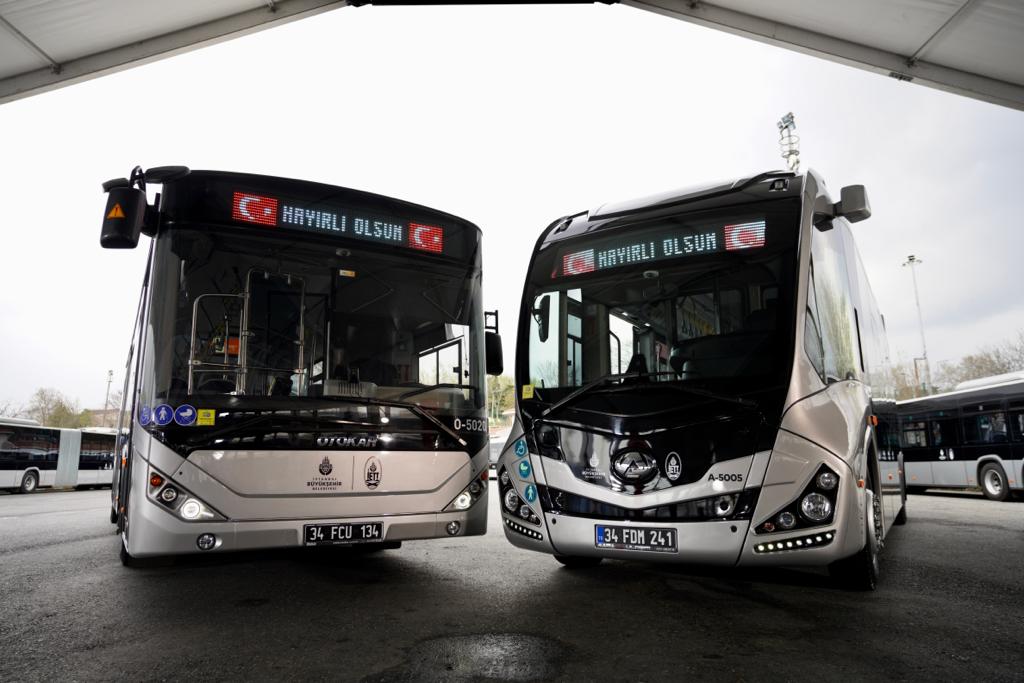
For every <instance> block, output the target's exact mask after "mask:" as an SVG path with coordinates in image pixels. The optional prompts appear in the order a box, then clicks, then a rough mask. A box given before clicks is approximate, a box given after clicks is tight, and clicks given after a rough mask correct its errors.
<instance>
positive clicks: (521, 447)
mask: <svg viewBox="0 0 1024 683" xmlns="http://www.w3.org/2000/svg"><path fill="white" fill-rule="evenodd" d="M515 452H516V457H517V458H521V457H523V456H524V455H526V439H519V440H518V441H516V445H515Z"/></svg>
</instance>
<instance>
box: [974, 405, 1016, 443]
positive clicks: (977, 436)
mask: <svg viewBox="0 0 1024 683" xmlns="http://www.w3.org/2000/svg"><path fill="white" fill-rule="evenodd" d="M1006 426H1007V425H1006V413H1002V412H1000V413H985V414H982V415H970V416H967V417H964V418H963V428H964V443H968V444H980V443H1006V442H1007V441H1009V439H1008V437H1007V431H1006Z"/></svg>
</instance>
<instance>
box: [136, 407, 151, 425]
mask: <svg viewBox="0 0 1024 683" xmlns="http://www.w3.org/2000/svg"><path fill="white" fill-rule="evenodd" d="M152 421H153V410H152V409H151V408H150V407H149V406H139V424H140V425H142V426H143V427H145V426H146V425H148V424H149V423H150V422H152Z"/></svg>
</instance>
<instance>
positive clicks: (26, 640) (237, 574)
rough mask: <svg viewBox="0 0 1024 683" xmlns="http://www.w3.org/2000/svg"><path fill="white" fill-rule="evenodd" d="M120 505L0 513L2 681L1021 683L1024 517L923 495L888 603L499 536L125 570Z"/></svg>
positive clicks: (888, 578)
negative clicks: (590, 562)
mask: <svg viewBox="0 0 1024 683" xmlns="http://www.w3.org/2000/svg"><path fill="white" fill-rule="evenodd" d="M108 501H109V491H105V490H104V491H82V492H42V493H38V494H34V495H29V496H23V495H4V494H0V681H31V680H62V681H63V680H69V681H70V680H106V679H119V680H131V681H135V680H187V679H191V680H237V679H248V680H282V679H303V680H305V679H314V680H319V679H323V680H360V679H362V680H368V681H420V680H422V681H469V680H567V681H569V680H571V681H580V680H630V681H633V680H638V681H639V680H643V681H653V680H673V681H683V680H715V681H722V680H725V681H729V680H743V681H762V680H814V681H820V680H830V681H831V680H843V681H860V680H901V679H910V680H967V679H973V680H977V681H996V680H1006V681H1009V680H1017V681H1020V680H1024V638H1022V635H1024V533H1022V532H1024V503H1020V502H1006V503H993V502H990V501H987V500H985V499H983V498H982V497H981V496H980V495H978V494H970V493H930V494H925V495H912V496H911V497H910V500H909V508H908V510H909V516H910V521H909V523H908V524H907V525H906V526H904V527H897V528H895V529H894V531H893V533H892V534H891V535H890V537H889V541H888V544H887V546H886V548H885V550H884V553H883V556H882V570H883V576H882V580H881V582H880V586H879V589H878V590H877V591H875V592H873V593H866V594H865V593H854V592H847V591H844V590H840V589H837V588H835V587H834V586H833V585H832V583H831V582H830V580H829V579H828V577H827V575H826V573H825V572H823V571H819V570H795V569H793V570H789V569H778V570H771V571H764V570H761V571H758V572H753V571H747V570H739V569H720V568H701V567H690V566H672V565H664V564H646V563H640V562H619V561H616V562H609V561H606V562H605V563H604V564H603V565H601V566H600V567H598V568H595V569H587V570H576V571H573V570H568V569H564V568H562V567H561V565H559V564H557V563H556V562H555V561H554V559H552V558H550V557H548V556H545V555H538V554H535V553H530V552H527V551H522V550H518V549H516V548H513V547H512V546H511V545H509V544H508V543H507V542H506V541H505V539H504V536H503V534H502V532H501V529H500V518H499V516H498V514H497V508H496V505H497V495H496V492H495V490H494V489H493V484H492V491H491V497H490V504H491V505H492V514H491V517H490V520H491V523H490V532H489V533H488V535H487V536H484V537H476V538H468V539H457V540H433V541H421V542H410V543H406V544H405V545H404V546H403V547H402V548H401V549H399V550H390V551H384V552H381V553H376V554H360V553H354V552H351V551H344V552H339V551H328V552H319V551H302V550H292V551H275V552H266V553H246V554H238V555H225V556H220V557H212V556H211V557H203V558H200V559H189V560H178V561H176V562H174V563H172V564H170V565H168V566H164V567H157V568H147V569H127V568H124V567H122V566H121V564H120V562H119V560H118V557H117V551H118V542H119V541H118V538H117V537H116V536H115V535H114V533H113V527H111V526H110V525H109V524H108V523H107V510H108V508H107V505H108Z"/></svg>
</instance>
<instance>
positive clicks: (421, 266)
mask: <svg viewBox="0 0 1024 683" xmlns="http://www.w3.org/2000/svg"><path fill="white" fill-rule="evenodd" d="M471 230H472V233H469V229H467V235H468V237H467V238H466V239H467V240H469V239H474V238H475V241H476V246H475V247H474V248H473V249H472V250H471V251H470V254H471V258H468V259H455V258H445V257H441V256H433V255H421V254H419V253H417V252H415V251H413V250H408V249H395V248H392V247H389V246H388V245H377V244H373V243H367V242H360V241H357V240H348V239H338V238H328V237H320V236H317V235H306V234H296V233H292V232H288V231H261V230H258V229H256V230H254V229H252V228H240V227H235V226H225V225H217V224H205V223H190V222H176V223H173V224H169V225H168V224H165V225H164V226H163V227H162V228H161V230H160V232H159V234H158V235H157V236H156V238H155V240H156V243H155V247H154V250H153V267H152V278H151V281H150V287H149V297H148V301H147V305H146V325H145V330H146V333H145V335H144V339H143V363H142V366H141V367H140V375H141V377H140V380H141V382H140V385H141V392H140V405H141V406H146V407H149V408H151V409H152V410H155V409H156V408H157V407H158V406H161V405H166V406H170V407H171V408H176V407H179V406H183V405H190V406H194V407H195V408H197V409H198V408H222V407H224V405H225V403H226V402H229V403H230V404H232V405H233V406H234V407H235V408H236V409H245V405H246V402H247V400H248V398H250V397H251V398H252V399H253V407H254V408H255V409H259V406H260V405H262V404H264V403H266V401H267V399H273V400H274V401H275V402H280V401H284V402H287V401H288V400H289V398H302V399H309V398H315V397H316V396H317V395H321V396H325V397H326V396H330V395H332V393H331V392H334V393H333V395H336V396H354V397H357V398H361V399H369V400H374V399H379V400H382V401H392V402H393V401H401V402H407V403H409V404H413V405H415V406H416V407H417V408H419V409H422V410H424V411H428V412H429V413H431V414H432V415H436V416H439V417H440V418H441V419H442V420H443V421H444V422H445V423H446V424H450V423H452V422H457V420H455V419H454V418H467V417H475V418H481V417H483V416H484V401H485V395H486V390H485V382H484V353H483V346H484V345H483V335H484V332H483V312H482V297H481V271H480V250H479V231H478V230H476V229H475V228H472V229H471ZM200 262H202V264H200V265H196V266H193V265H192V264H193V263H196V264H199V263H200ZM201 269H205V271H203V272H204V275H203V277H204V278H205V279H204V280H203V283H204V284H203V285H202V286H198V285H196V284H195V283H196V282H198V278H199V276H198V275H196V273H198V272H200V270H201ZM266 282H269V283H271V284H270V285H265V284H264V283H266ZM261 286H262V287H263V290H261V289H260V287H261ZM360 287H362V289H359V288H360ZM261 291H262V294H260V292H261ZM300 292H301V294H300ZM200 294H202V295H210V296H209V298H208V299H207V300H201V299H200V296H199V295H200ZM261 296H262V298H263V300H264V303H265V304H266V305H265V306H263V309H265V311H264V312H265V313H266V315H265V316H264V318H265V319H264V320H262V321H259V324H260V325H262V329H263V330H264V331H265V332H266V330H270V331H269V332H266V334H265V335H264V336H265V337H266V338H268V339H269V338H271V337H272V332H273V331H274V330H275V329H277V330H280V329H281V328H282V325H283V324H277V325H276V328H275V323H274V321H272V320H270V316H271V314H273V315H278V314H280V312H281V311H282V310H283V309H287V308H288V306H287V305H285V306H282V305H281V304H282V302H284V303H286V304H287V303H288V302H289V301H290V302H291V303H290V304H289V305H291V308H292V309H294V310H293V313H294V312H295V311H299V313H298V314H297V315H302V316H306V319H305V320H304V325H303V326H295V327H292V328H288V329H295V330H303V331H302V332H301V333H300V332H297V331H296V332H295V339H294V342H295V345H296V346H297V347H299V348H302V349H305V350H307V353H306V355H305V357H301V356H299V358H301V359H302V363H301V364H300V365H299V369H303V370H304V373H300V374H296V373H292V374H291V376H289V377H283V379H285V380H291V384H290V385H289V384H288V382H287V381H283V382H281V383H280V384H281V385H282V386H285V387H286V388H285V389H281V390H277V389H275V387H277V386H279V383H278V382H277V379H282V377H281V376H284V375H287V373H286V372H283V370H284V368H289V367H294V365H296V364H295V363H293V362H291V361H294V360H295V359H296V356H294V355H291V352H288V354H287V355H288V357H287V358H286V359H285V360H284V361H282V360H280V359H278V360H276V361H275V362H262V363H254V362H253V363H245V364H242V365H244V366H245V367H246V368H258V370H259V371H266V372H268V373H270V372H275V373H276V375H277V376H278V377H275V379H274V381H273V382H270V381H266V382H264V383H263V384H262V387H263V388H262V390H254V387H255V386H256V382H255V380H254V379H253V378H252V377H249V378H247V379H244V380H242V381H241V382H240V381H239V379H238V377H239V369H238V366H239V362H238V360H237V359H238V357H239V355H240V354H241V353H243V352H244V351H245V347H246V345H248V346H249V351H250V354H251V353H252V349H253V347H254V345H257V342H259V341H260V340H259V339H257V337H259V334H256V333H253V332H252V330H254V329H261V328H259V325H257V324H256V322H250V323H249V324H248V326H245V327H244V329H246V330H248V331H249V332H248V334H243V333H242V329H243V324H242V319H243V317H244V314H245V313H246V311H245V308H246V305H248V307H249V310H248V312H247V314H248V316H249V318H251V319H252V320H257V319H259V315H257V313H258V312H259V310H260V306H258V305H257V304H256V303H253V302H257V301H258V300H260V297H261ZM274 296H276V297H277V300H276V302H274V303H273V304H271V303H270V299H271V298H272V297H274ZM246 297H248V299H249V303H248V304H245V298H246ZM300 297H301V298H300ZM410 299H412V300H410ZM207 301H209V302H212V303H211V304H210V305H211V306H212V307H217V306H220V308H219V309H218V311H219V314H223V317H224V318H225V320H226V322H225V324H224V325H223V327H224V329H225V332H224V333H223V334H222V335H221V339H220V340H217V339H216V338H215V337H214V336H213V335H212V334H210V330H211V329H213V328H214V325H213V324H212V323H211V324H210V325H207V326H206V328H205V336H204V333H203V332H201V331H200V332H197V328H199V327H201V325H200V324H198V323H197V324H196V325H193V324H192V323H193V320H194V319H195V320H205V319H207V318H211V316H210V315H206V313H201V311H202V309H203V306H205V305H206V304H207ZM222 301H223V302H227V303H221V302H222ZM296 301H300V302H302V303H301V304H296V303H295V302H296ZM286 312H287V311H286ZM217 317H218V316H217V315H213V316H212V318H217ZM311 318H317V320H316V321H313V322H311ZM186 323H187V324H186ZM287 324H289V325H293V326H294V325H295V320H294V319H292V320H289V321H287ZM371 327H372V328H373V332H375V333H378V334H377V336H378V337H381V335H383V337H381V339H377V338H375V337H374V335H373V334H371V333H370V328H371ZM194 339H195V340H196V343H193V340H194ZM318 344H319V346H318ZM388 344H390V345H388ZM278 346H279V347H281V348H284V349H285V351H288V344H287V341H286V342H282V343H280V344H278ZM179 347H180V348H179ZM200 347H203V348H208V349H212V350H213V355H215V356H217V359H216V360H223V361H224V363H223V365H225V366H226V367H223V368H218V367H217V365H216V363H212V362H207V361H209V357H208V356H209V355H210V354H206V356H203V355H202V354H197V353H196V352H195V349H197V348H200ZM318 348H319V351H317V349H318ZM357 349H358V350H362V351H365V352H366V353H367V354H369V355H368V356H366V358H359V357H356V354H355V352H356V350H357ZM452 349H456V350H455V351H452ZM338 351H341V352H342V353H343V355H344V354H345V353H347V354H348V355H349V356H350V357H349V358H343V359H342V360H343V361H344V362H341V361H339V358H337V357H335V356H336V355H337V353H336V352H338ZM385 351H386V352H387V353H388V354H390V355H389V356H388V357H387V358H384V356H383V355H382V354H383V353H384V352H385ZM317 353H319V354H320V363H319V365H318V364H317V355H316V354H317ZM441 353H448V354H449V355H451V356H452V357H457V358H458V362H457V364H455V363H452V365H453V367H452V368H451V370H450V371H449V374H453V373H454V374H457V375H458V378H457V380H456V382H454V384H456V385H457V386H456V387H449V388H446V389H438V390H435V391H425V392H422V393H420V394H417V395H414V396H411V397H409V398H408V399H406V398H400V397H401V396H402V395H403V394H405V393H408V392H410V391H412V390H415V389H417V388H423V387H424V382H422V381H421V380H422V379H423V377H422V376H421V374H420V368H421V367H423V363H424V362H425V361H424V358H426V359H427V361H426V362H427V364H428V365H429V364H430V363H429V359H430V358H432V357H434V356H438V358H439V359H438V360H437V361H436V362H435V366H439V365H440V364H441V363H442V360H440V356H439V355H438V354H441ZM332 354H334V355H332ZM424 354H426V355H424ZM264 355H267V354H264ZM399 355H401V357H402V358H403V359H405V360H408V362H407V363H405V364H404V365H397V364H396V363H394V362H392V361H394V360H395V358H396V357H397V356H399ZM445 359H446V360H450V359H448V358H447V356H446V357H445ZM385 361H387V362H385ZM231 366H234V367H231ZM456 368H458V370H456ZM221 370H223V372H220V371H221ZM203 373H205V374H207V375H209V374H213V375H214V376H216V375H218V374H219V375H220V379H221V384H220V385H218V386H217V387H213V388H211V387H212V383H211V382H209V381H206V382H205V386H204V382H203V380H202V379H201V378H199V377H198V375H200V374H203ZM251 374H253V375H258V374H259V372H257V370H253V371H252V373H251ZM303 376H305V380H304V381H302V377H303ZM243 377H244V373H243ZM440 379H444V378H440V377H435V378H433V379H432V380H430V381H428V382H426V385H427V386H429V384H431V383H439V380H440ZM449 379H450V378H449ZM331 382H333V383H334V384H333V385H330V389H328V386H329V383H331ZM447 384H453V382H447ZM317 385H319V386H320V393H319V394H318V393H317V392H316V391H314V389H315V388H316V387H317ZM257 399H258V400H257ZM304 403H306V401H295V402H294V404H295V405H294V406H293V408H294V410H295V411H300V412H301V411H303V410H305V408H304V407H303V404H304ZM400 412H401V411H400ZM410 417H411V416H410ZM445 418H447V419H445ZM463 421H465V420H463ZM144 426H145V425H144ZM172 426H173V425H172ZM148 428H150V429H156V428H158V426H157V425H156V423H155V422H152V423H150V424H149V425H148Z"/></svg>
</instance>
